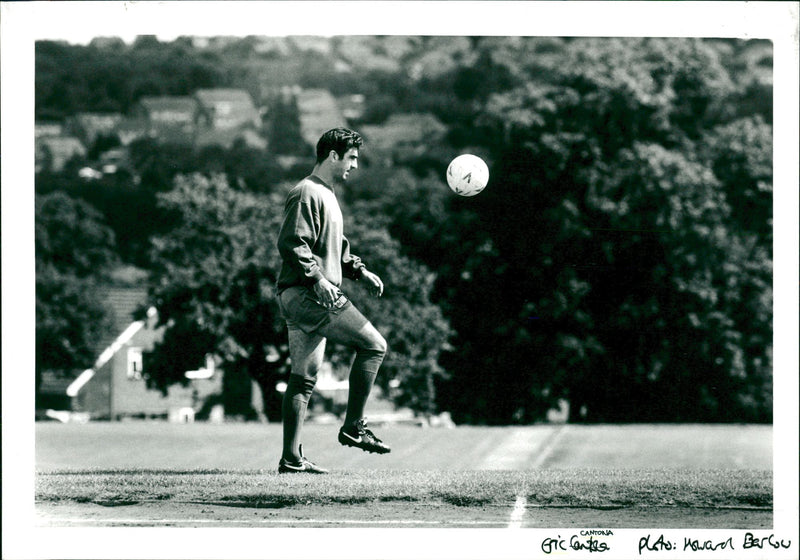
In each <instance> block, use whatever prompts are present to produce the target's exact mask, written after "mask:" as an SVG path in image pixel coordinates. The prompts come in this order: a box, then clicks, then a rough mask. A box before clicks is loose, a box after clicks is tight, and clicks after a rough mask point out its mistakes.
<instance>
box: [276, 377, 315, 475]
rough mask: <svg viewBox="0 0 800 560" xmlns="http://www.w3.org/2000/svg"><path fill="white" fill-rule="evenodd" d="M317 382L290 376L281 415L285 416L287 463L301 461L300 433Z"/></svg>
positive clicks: (284, 441) (284, 453) (284, 443)
mask: <svg viewBox="0 0 800 560" xmlns="http://www.w3.org/2000/svg"><path fill="white" fill-rule="evenodd" d="M316 382H317V380H316V378H315V377H306V376H304V375H296V374H291V375H289V382H288V383H287V384H286V392H285V393H284V394H283V405H282V408H281V414H282V416H283V458H284V459H286V460H287V461H295V462H296V461H299V460H300V432H301V431H302V430H303V420H304V419H305V416H306V408H308V401H309V399H310V398H311V393H312V392H313V391H314V385H315V384H316Z"/></svg>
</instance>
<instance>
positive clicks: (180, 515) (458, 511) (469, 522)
mask: <svg viewBox="0 0 800 560" xmlns="http://www.w3.org/2000/svg"><path fill="white" fill-rule="evenodd" d="M512 508H513V504H508V505H504V506H499V505H482V506H473V507H463V506H457V505H453V504H448V503H419V502H397V501H389V502H387V501H375V502H369V503H360V504H352V505H347V506H343V505H340V504H339V505H317V504H313V503H308V504H301V505H292V506H284V507H280V506H278V507H274V506H273V507H253V506H252V504H239V503H219V502H216V503H189V502H175V501H156V502H140V503H138V504H127V505H115V507H108V506H104V505H100V504H95V503H77V502H40V503H37V504H36V518H37V519H36V524H37V526H40V527H262V528H267V527H283V528H291V527H304V528H324V527H331V528H343V527H355V528H372V527H381V528H401V527H417V528H421V527H431V528H504V527H508V525H509V520H510V516H511V512H512ZM772 524H773V514H772V511H771V510H767V509H758V508H753V509H721V508H687V507H625V508H617V509H593V508H572V507H539V506H529V507H527V508H526V509H525V512H524V515H523V516H522V518H521V520H520V522H519V524H518V526H519V527H520V528H540V529H541V528H551V527H552V528H573V527H574V528H587V527H603V528H610V529H617V528H628V529H633V528H650V527H658V528H662V529H684V528H703V529H748V530H755V529H769V528H771V527H772Z"/></svg>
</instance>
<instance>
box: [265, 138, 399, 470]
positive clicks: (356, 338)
mask: <svg viewBox="0 0 800 560" xmlns="http://www.w3.org/2000/svg"><path fill="white" fill-rule="evenodd" d="M362 143H363V141H362V139H361V136H360V135H359V134H358V133H357V132H353V131H352V130H348V129H345V128H335V129H332V130H329V131H328V132H326V133H325V134H323V135H322V137H321V138H320V139H319V142H317V160H316V164H315V165H314V169H313V170H312V172H311V175H309V176H308V177H306V178H305V179H303V180H302V181H300V182H299V183H298V184H297V185H296V186H295V187H294V188H292V190H291V191H289V194H288V195H287V197H286V205H285V208H284V217H283V225H282V226H281V230H280V233H279V234H278V249H279V251H280V254H281V258H282V261H283V262H282V266H281V269H280V272H279V274H278V282H277V283H278V303H279V306H280V309H281V314H282V315H283V318H284V320H285V321H286V326H287V328H288V332H289V355H290V357H291V360H292V367H291V373H290V375H289V382H288V384H287V388H286V393H285V394H284V396H283V409H282V416H283V455H282V457H281V460H280V463H279V465H278V472H281V473H290V472H309V473H326V472H328V471H327V470H326V469H323V468H321V467H318V466H317V465H315V464H314V463H312V462H311V461H309V460H308V459H306V458H305V457H304V456H303V449H302V445H301V444H300V435H301V432H302V428H303V420H304V418H305V414H306V408H307V406H308V401H309V398H310V397H311V393H312V392H313V390H314V385H315V384H316V381H317V372H318V371H319V369H320V366H321V365H322V359H323V356H324V353H325V344H326V341H327V340H330V341H332V342H334V343H338V344H342V345H345V346H348V347H350V348H353V349H354V350H355V359H354V361H353V364H352V366H351V368H350V375H349V383H350V389H349V393H348V397H347V412H346V415H345V420H344V425H343V426H342V428H341V429H340V430H339V443H341V444H342V445H347V446H351V447H358V448H360V449H363V450H364V451H368V452H370V453H389V451H391V450H390V449H389V447H388V446H386V445H385V444H384V443H383V442H382V441H381V440H380V439H378V438H377V437H375V434H373V433H372V431H371V430H369V428H367V423H366V419H365V418H364V407H365V405H366V403H367V398H368V397H369V394H370V392H371V391H372V386H373V384H374V382H375V377H376V375H377V373H378V368H379V367H380V365H381V363H382V362H383V358H384V356H385V355H386V341H385V340H384V338H383V336H381V334H380V333H379V332H378V331H377V329H375V327H374V326H373V325H372V323H370V322H369V321H368V320H367V319H366V318H365V317H364V316H363V315H362V314H361V312H360V311H359V310H358V309H356V307H355V305H353V303H352V302H351V301H350V300H349V299H348V298H347V297H346V296H345V295H344V294H343V293H342V291H341V289H340V288H341V285H342V279H343V278H350V279H352V280H356V281H359V282H362V283H364V284H366V285H367V286H368V288H369V291H370V293H371V294H372V295H374V296H377V297H380V296H381V294H383V282H382V281H381V279H380V277H379V276H378V275H377V274H374V273H373V272H370V271H369V270H367V268H366V266H365V265H364V263H363V262H362V261H361V259H360V258H359V257H357V256H355V255H353V254H352V253H351V252H350V244H349V242H348V241H347V238H346V237H345V236H344V232H343V220H342V211H341V209H340V208H339V203H338V201H337V200H336V189H337V188H338V187H341V186H342V185H344V183H345V181H346V180H347V177H348V175H349V174H350V171H351V170H353V169H356V168H358V150H359V148H360V147H361V146H362Z"/></svg>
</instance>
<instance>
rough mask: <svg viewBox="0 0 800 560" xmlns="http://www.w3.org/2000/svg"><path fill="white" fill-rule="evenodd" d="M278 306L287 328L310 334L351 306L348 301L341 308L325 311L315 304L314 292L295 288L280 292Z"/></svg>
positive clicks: (309, 289)
mask: <svg viewBox="0 0 800 560" xmlns="http://www.w3.org/2000/svg"><path fill="white" fill-rule="evenodd" d="M278 306H279V307H280V310H281V315H283V319H284V320H285V321H286V326H287V327H289V328H290V329H300V330H301V331H303V332H305V333H312V332H315V331H317V330H319V329H321V328H322V327H324V326H325V325H327V324H328V323H330V322H331V320H333V319H334V318H336V317H338V316H339V315H341V314H342V313H343V312H344V311H345V310H347V309H348V308H350V307H352V306H353V304H352V302H350V300H348V301H347V303H345V304H344V305H343V306H342V307H338V308H337V307H334V308H332V309H325V308H324V307H322V305H320V304H319V303H318V302H317V296H316V294H314V290H312V289H311V288H305V287H301V286H295V287H292V288H286V289H285V290H284V291H283V292H281V294H280V295H279V296H278Z"/></svg>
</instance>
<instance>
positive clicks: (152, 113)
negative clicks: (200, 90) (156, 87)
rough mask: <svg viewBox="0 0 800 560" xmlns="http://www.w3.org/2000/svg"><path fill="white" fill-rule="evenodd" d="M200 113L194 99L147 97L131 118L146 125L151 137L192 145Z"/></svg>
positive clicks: (184, 97) (132, 112)
mask: <svg viewBox="0 0 800 560" xmlns="http://www.w3.org/2000/svg"><path fill="white" fill-rule="evenodd" d="M198 112H199V105H198V103H197V100H196V99H194V98H193V97H188V96H171V97H168V96H146V97H142V98H141V99H140V100H139V102H138V103H137V104H136V106H135V107H134V108H133V110H132V111H131V117H132V119H133V120H137V121H139V122H141V123H143V124H144V128H145V129H146V130H147V134H148V135H149V136H154V137H158V138H160V139H162V140H167V141H178V142H187V143H191V142H192V141H193V139H194V136H195V132H196V130H197V124H196V121H197V117H198Z"/></svg>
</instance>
